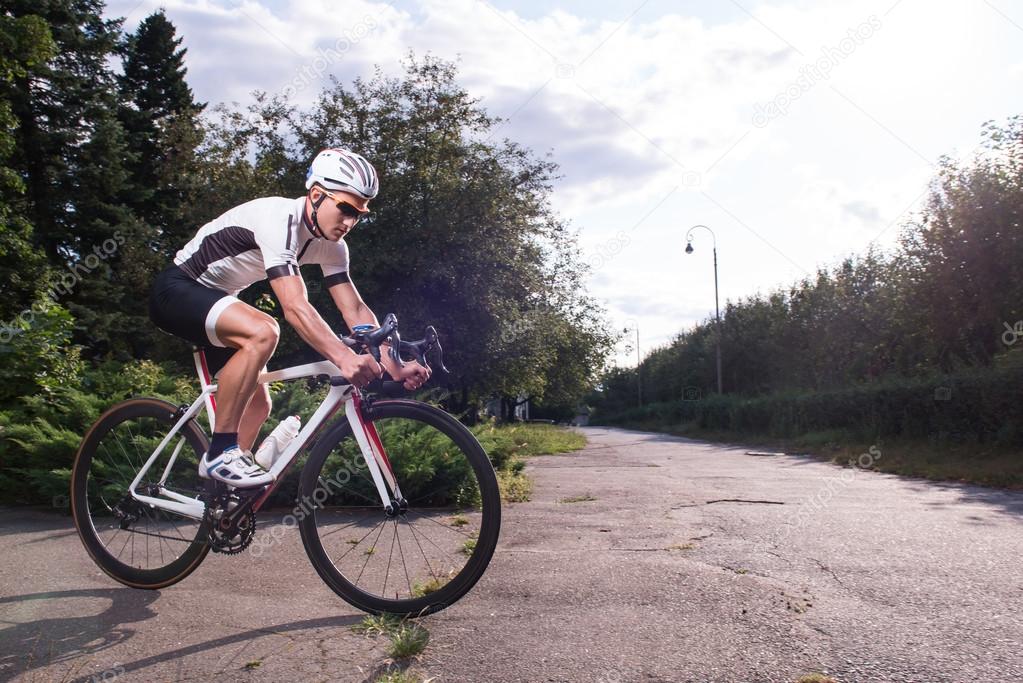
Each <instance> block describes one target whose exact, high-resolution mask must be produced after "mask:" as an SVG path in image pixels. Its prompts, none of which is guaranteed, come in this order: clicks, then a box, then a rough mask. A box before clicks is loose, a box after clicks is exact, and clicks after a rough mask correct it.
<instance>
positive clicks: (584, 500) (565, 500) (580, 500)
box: [558, 493, 596, 503]
mask: <svg viewBox="0 0 1023 683" xmlns="http://www.w3.org/2000/svg"><path fill="white" fill-rule="evenodd" d="M591 500H596V498H594V497H593V496H591V495H590V494H589V493H584V494H583V495H581V496H571V497H569V498H562V499H561V500H559V501H558V502H559V503H588V502H589V501H591Z"/></svg>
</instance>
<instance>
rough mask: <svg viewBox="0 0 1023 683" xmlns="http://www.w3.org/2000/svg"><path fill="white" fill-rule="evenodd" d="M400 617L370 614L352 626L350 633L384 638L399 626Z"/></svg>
mask: <svg viewBox="0 0 1023 683" xmlns="http://www.w3.org/2000/svg"><path fill="white" fill-rule="evenodd" d="M401 622H402V619H401V617H396V616H394V615H393V614H371V615H368V616H366V617H364V618H363V620H362V621H360V622H359V623H358V624H355V625H353V626H352V631H354V632H355V633H359V634H362V635H366V636H386V635H389V634H390V633H392V632H393V631H395V630H397V628H398V627H399V626H401Z"/></svg>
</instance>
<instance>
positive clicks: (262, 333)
mask: <svg viewBox="0 0 1023 683" xmlns="http://www.w3.org/2000/svg"><path fill="white" fill-rule="evenodd" d="M280 338H281V327H280V325H278V324H277V321H276V320H274V319H273V318H271V317H270V316H268V315H262V316H260V320H259V321H258V322H257V323H256V326H255V329H254V330H253V332H252V334H251V335H249V345H250V346H251V347H252V348H253V349H255V350H258V351H260V352H262V353H264V354H266V355H267V357H269V355H270V354H272V353H273V351H274V349H276V348H277V342H278V341H279V340H280Z"/></svg>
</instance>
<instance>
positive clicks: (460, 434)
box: [296, 399, 501, 617]
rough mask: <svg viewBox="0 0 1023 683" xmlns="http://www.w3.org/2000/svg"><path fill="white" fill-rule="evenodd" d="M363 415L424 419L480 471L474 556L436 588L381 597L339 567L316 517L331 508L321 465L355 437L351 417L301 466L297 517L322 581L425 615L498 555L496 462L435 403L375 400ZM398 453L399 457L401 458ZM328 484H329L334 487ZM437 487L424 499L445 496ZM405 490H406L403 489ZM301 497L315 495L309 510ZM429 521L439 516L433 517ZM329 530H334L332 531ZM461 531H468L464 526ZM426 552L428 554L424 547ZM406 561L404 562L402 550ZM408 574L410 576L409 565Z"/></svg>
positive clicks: (387, 610) (351, 599) (390, 608)
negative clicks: (327, 505) (321, 493)
mask: <svg viewBox="0 0 1023 683" xmlns="http://www.w3.org/2000/svg"><path fill="white" fill-rule="evenodd" d="M363 417H364V419H365V420H366V421H367V422H373V423H374V424H375V425H379V424H381V422H383V421H386V420H388V419H396V420H405V421H410V423H409V424H410V425H411V424H412V423H415V424H416V425H425V427H426V428H431V429H433V430H436V431H437V432H438V433H439V434H440V435H443V436H444V437H446V438H447V439H449V440H450V442H451V443H452V444H453V445H454V447H455V448H456V449H457V451H458V452H459V453H461V455H462V456H464V457H465V459H466V461H467V463H468V465H469V466H470V467H471V470H472V473H473V475H474V477H475V483H474V484H473V486H475V487H478V500H479V507H480V508H481V509H482V511H481V512H480V513H479V515H478V517H479V521H478V537H477V538H475V540H474V544H473V547H472V548H471V551H470V552H471V554H470V555H469V559H468V560H467V561H466V563H465V565H464V566H463V567H462V568H461V570H459V571H458V573H457V574H456V575H454V576H448V577H446V579H447V581H446V583H444V584H443V585H440V587H438V588H435V589H431V592H427V593H425V594H423V595H419V596H416V594H415V592H414V591H412V586H411V583H410V585H409V589H410V593H409V597H407V598H401V599H399V598H397V597H396V598H393V599H392V598H387V597H382V596H381V595H378V594H375V593H373V592H370V591H368V590H365V589H364V588H360V587H359V586H358V585H356V584H355V583H353V582H352V581H351V580H350V579H349V577H347V576H346V575H345V574H344V573H342V572H341V571H340V570H339V569H338V567H337V566H336V565H335V562H336V561H331V559H330V557H329V556H328V553H327V551H326V550H325V548H324V545H323V540H322V538H321V536H320V533H319V530H320V527H319V525H318V523H317V520H318V515H320V514H324V515H326V513H327V510H326V509H325V506H324V505H321V504H320V502H319V501H317V496H316V494H317V489H318V488H320V484H321V482H323V480H322V478H321V474H322V473H323V472H322V470H323V468H324V464H325V463H326V462H327V458H328V456H329V455H330V454H331V453H332V452H335V450H336V449H337V448H338V445H339V444H342V443H343V442H345V441H346V440H347V441H349V442H354V438H353V437H352V429H351V426H350V425H349V424H348V422H347V420H341V421H339V422H338V423H336V425H335V426H334V427H333V428H331V429H330V430H329V431H328V432H327V433H326V434H325V435H324V436H323V437H322V438H321V439H319V440H318V441H317V443H316V445H315V446H314V447H313V449H312V451H311V453H310V455H309V458H308V461H307V462H306V465H305V467H304V469H303V471H302V477H301V481H300V483H299V501H300V505H299V507H298V508H296V510H297V511H302V515H301V517H300V518H299V520H298V525H299V530H300V533H301V536H302V543H303V545H304V546H305V549H306V553H307V555H308V556H309V559H310V561H311V562H312V564H313V567H315V569H316V571H317V573H318V574H319V575H320V578H322V579H323V581H324V582H325V583H326V584H327V585H328V586H329V587H330V588H331V589H332V590H333V591H334V592H335V593H337V594H338V595H339V596H341V598H343V599H344V600H345V601H346V602H348V603H349V604H351V605H352V606H354V607H356V608H358V609H360V610H362V611H365V612H369V613H371V614H393V615H398V616H402V617H418V616H425V615H427V614H431V613H434V612H437V611H440V610H442V609H444V608H445V607H448V606H450V605H451V604H453V603H454V602H456V601H457V600H459V599H460V598H461V597H463V596H464V595H465V594H466V593H468V592H469V590H470V589H472V587H473V586H474V585H475V584H476V582H477V581H479V579H480V577H482V576H483V573H484V572H485V571H486V569H487V566H488V565H489V563H490V560H491V558H492V557H493V554H494V550H495V548H496V547H497V540H498V535H499V533H500V527H501V497H500V491H499V488H498V484H497V477H496V475H495V473H494V468H493V466H492V464H491V462H490V459H489V458H488V457H487V454H486V452H485V451H484V450H483V447H482V446H480V444H479V442H478V441H477V440H476V438H475V437H474V436H473V434H472V432H470V431H469V430H468V429H466V427H465V426H464V425H462V424H461V423H460V422H458V420H456V419H455V418H453V417H452V416H451V415H449V414H448V413H446V412H444V411H443V410H440V409H439V408H436V407H434V406H431V405H428V404H425V403H421V402H418V401H411V400H400V399H399V400H386V401H385V400H381V401H376V402H374V403H373V404H372V405H371V407H369V408H368V409H365V408H364V411H363ZM387 438H388V437H386V436H385V435H384V434H381V439H382V440H383V441H384V442H385V446H384V448H385V450H386V451H388V457H389V458H390V459H391V461H392V463H394V462H398V466H397V467H396V468H395V469H396V470H399V469H400V468H401V463H400V462H399V461H400V459H401V458H402V455H401V454H396V453H395V452H394V451H393V449H392V447H388V446H387V445H386V442H387ZM356 447H357V446H356ZM396 457H397V458H398V460H396ZM445 457H447V454H445ZM456 464H457V463H456ZM323 483H325V482H323ZM433 483H434V482H431V484H430V485H431V486H432V485H433ZM398 484H399V486H402V482H401V481H400V480H399V482H398ZM320 490H321V491H322V490H323V489H322V488H320ZM327 490H329V488H328V489H327ZM438 492H439V490H437V491H433V492H431V494H430V495H429V496H425V497H423V498H420V499H421V500H426V499H427V498H429V499H430V500H431V501H433V500H436V499H437V496H441V499H443V496H442V495H441V494H439V493H438ZM403 493H406V492H405V491H403ZM374 495H375V493H374ZM472 496H473V500H476V499H477V497H476V491H473V492H472ZM321 497H322V496H321ZM409 498H412V496H409ZM302 501H307V502H308V501H313V502H314V503H315V504H314V505H310V506H309V507H310V508H311V509H310V510H308V511H305V510H304V509H303V506H302V504H301V502H302ZM410 504H411V501H410ZM424 505H425V504H424ZM381 507H382V506H381V504H380V500H379V498H377V499H376V501H375V514H377V515H380V516H384V512H383V510H382V509H381ZM366 509H367V510H370V511H372V509H373V508H372V506H366ZM426 509H427V508H425V507H423V508H420V509H419V510H417V511H416V512H417V513H418V514H419V515H421V516H422V517H424V518H425V517H427V516H428V515H427V514H426V513H424V512H422V510H426ZM474 517H475V515H474ZM408 519H409V518H408V517H407V516H405V518H404V521H405V523H406V524H407V525H408V527H410V530H411V527H413V523H410V522H409V521H408ZM413 520H414V521H418V520H419V518H417V517H413ZM385 521H386V520H385ZM426 521H434V520H433V519H432V518H431V519H428V520H426ZM423 527H427V528H430V529H433V528H434V527H428V526H427V525H425V524H424V525H423ZM423 527H420V533H422V528H423ZM399 528H403V527H400V523H399V521H395V524H394V534H395V538H399V541H398V542H399V550H400V537H399ZM382 531H383V527H381V533H382ZM329 533H333V531H331V532H329ZM437 533H439V532H437ZM459 533H464V532H462V531H459ZM412 536H413V537H414V536H415V533H414V532H413V533H412ZM456 540H457V539H456ZM347 542H348V543H352V541H347ZM435 545H436V544H435ZM438 548H439V546H438ZM372 549H375V546H371V550H372ZM393 550H394V541H393V539H392V547H391V552H392V554H393ZM420 550H422V548H420ZM381 555H382V553H381ZM424 557H426V555H425V552H424ZM381 561H382V560H381ZM402 561H403V562H404V554H403V553H402ZM367 562H368V560H367ZM390 563H391V558H388V570H389V568H390ZM426 564H427V566H429V560H427V562H426ZM431 570H432V568H431ZM405 578H406V579H408V569H407V567H406V577H405ZM386 581H387V579H386V575H385V579H384V589H383V590H386Z"/></svg>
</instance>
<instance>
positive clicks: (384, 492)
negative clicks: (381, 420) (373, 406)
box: [345, 391, 407, 517]
mask: <svg viewBox="0 0 1023 683" xmlns="http://www.w3.org/2000/svg"><path fill="white" fill-rule="evenodd" d="M363 405H364V404H363V400H362V396H361V395H360V394H359V392H358V391H355V392H354V393H353V394H352V396H351V399H350V400H349V401H347V402H346V403H345V417H347V418H348V424H349V425H351V427H352V434H353V435H354V436H355V440H356V442H358V444H359V450H361V451H362V454H363V458H364V459H365V461H366V465H367V467H369V471H370V474H371V475H372V476H373V482H374V484H375V485H376V488H377V494H379V496H380V500H381V502H382V503H383V506H384V512H386V513H387V514H388V516H391V517H393V516H395V515H397V514H398V513H399V512H400V511H402V508H404V507H407V503H406V502H405V499H404V497H403V496H402V495H401V488H400V487H399V486H398V480H397V478H396V477H395V476H394V468H393V467H392V466H391V461H390V459H388V457H387V452H386V451H385V450H384V445H383V443H381V441H380V434H378V433H377V428H376V425H374V424H373V423H372V422H370V421H368V420H366V419H364V418H363ZM388 489H390V493H389V492H388ZM392 494H393V495H392Z"/></svg>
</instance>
